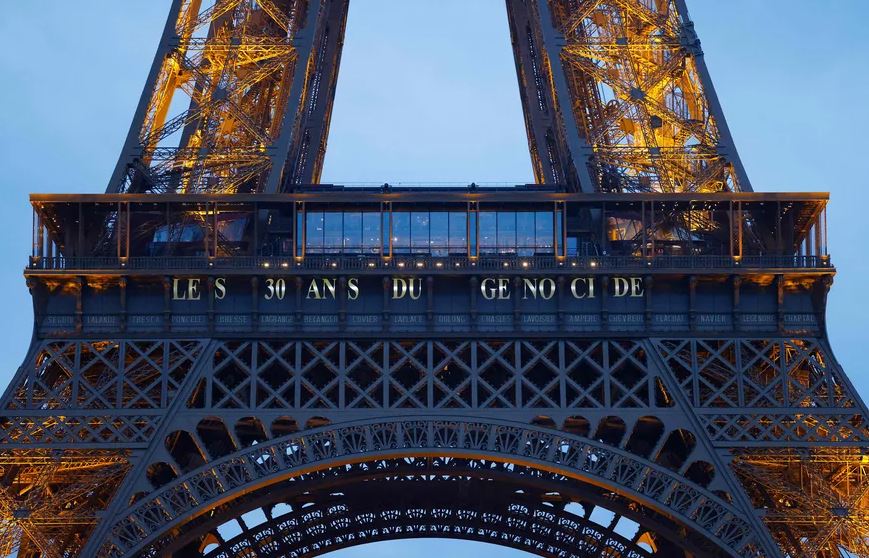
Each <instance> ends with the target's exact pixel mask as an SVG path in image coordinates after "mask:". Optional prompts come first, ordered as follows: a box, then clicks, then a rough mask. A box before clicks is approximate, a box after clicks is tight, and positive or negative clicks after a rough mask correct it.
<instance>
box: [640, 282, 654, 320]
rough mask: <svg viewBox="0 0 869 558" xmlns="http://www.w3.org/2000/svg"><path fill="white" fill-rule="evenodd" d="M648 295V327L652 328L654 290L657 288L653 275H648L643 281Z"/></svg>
mask: <svg viewBox="0 0 869 558" xmlns="http://www.w3.org/2000/svg"><path fill="white" fill-rule="evenodd" d="M643 283H644V287H645V293H644V294H645V295H646V316H645V317H646V327H647V328H651V327H652V288H653V287H654V286H655V278H654V277H653V276H651V275H646V277H645V278H644V279H643Z"/></svg>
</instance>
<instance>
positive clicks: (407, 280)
mask: <svg viewBox="0 0 869 558" xmlns="http://www.w3.org/2000/svg"><path fill="white" fill-rule="evenodd" d="M603 281H604V279H602V278H599V277H592V276H588V277H570V278H568V279H566V280H564V281H561V282H560V281H558V280H557V279H554V278H552V277H522V278H521V279H518V280H517V279H513V278H510V277H497V276H496V277H484V278H482V279H481V280H479V282H478V286H477V287H473V286H472V287H471V288H472V289H477V290H479V294H480V295H481V296H482V297H483V298H484V299H485V300H512V299H514V298H520V299H522V300H551V299H552V298H554V297H555V296H556V295H557V294H558V290H559V288H565V289H566V291H567V292H568V293H569V295H570V296H572V297H573V298H575V299H580V300H581V299H593V298H598V297H599V296H601V293H606V295H607V296H610V297H613V298H623V297H628V298H638V297H642V296H644V295H645V286H644V284H643V278H642V277H611V278H609V279H608V280H607V281H608V283H607V284H606V287H607V288H606V289H604V288H603V287H604V285H603V284H602V282H603ZM287 283H288V281H287V279H286V278H284V277H278V278H272V277H268V278H265V280H264V289H263V293H262V298H263V299H264V300H273V299H277V300H283V299H284V297H285V296H286V295H287ZM389 284H390V286H391V289H390V292H391V297H392V299H394V300H401V299H410V300H419V299H420V298H421V297H422V294H423V278H421V277H391V278H390V283H389ZM207 291H208V289H206V288H204V286H203V280H202V279H200V278H196V277H174V278H173V279H172V300H188V301H190V300H201V299H202V298H203V296H207ZM229 294H230V287H229V284H228V281H227V279H226V277H217V278H215V279H214V281H213V289H212V290H211V296H213V298H214V300H223V299H225V298H226V297H227V296H228V295H229ZM303 294H304V297H305V299H307V300H336V299H337V298H338V297H339V296H345V297H346V299H347V300H350V301H353V300H358V299H359V297H360V296H362V295H363V294H364V293H363V291H362V289H361V286H360V281H359V278H358V277H348V278H347V280H346V281H344V282H341V281H339V280H338V279H337V278H335V277H312V278H310V279H306V283H305V284H304V290H303Z"/></svg>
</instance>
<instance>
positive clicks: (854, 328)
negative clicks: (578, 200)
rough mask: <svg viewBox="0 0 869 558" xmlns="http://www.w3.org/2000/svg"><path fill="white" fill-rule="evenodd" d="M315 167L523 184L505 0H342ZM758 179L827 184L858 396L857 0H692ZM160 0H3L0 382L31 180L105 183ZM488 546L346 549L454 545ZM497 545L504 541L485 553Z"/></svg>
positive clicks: (862, 38) (868, 193)
mask: <svg viewBox="0 0 869 558" xmlns="http://www.w3.org/2000/svg"><path fill="white" fill-rule="evenodd" d="M351 4H352V6H351V12H350V20H349V25H348V31H347V39H346V46H345V52H344V56H343V59H342V66H341V74H340V78H339V89H338V94H337V96H336V103H335V112H334V116H333V120H332V133H331V136H330V143H329V152H328V154H327V157H326V164H325V176H324V180H326V181H334V182H340V183H349V182H375V183H382V182H385V181H389V182H391V183H397V182H401V181H407V182H462V183H469V182H471V181H476V182H511V183H521V182H528V181H530V180H531V170H530V163H529V158H528V153H527V141H526V137H525V132H524V128H523V121H522V115H521V108H520V102H519V93H518V87H517V84H516V74H515V69H514V66H513V60H512V54H511V51H510V42H509V33H508V30H507V23H506V22H507V20H506V15H505V11H504V6H503V0H353V2H352V3H351ZM688 4H689V8H690V10H691V15H692V17H693V19H694V21H695V24H696V29H697V32H698V34H699V36H700V38H701V40H702V43H703V49H704V51H705V53H706V60H707V64H708V66H709V69H710V71H711V73H712V78H713V80H714V82H715V85H716V89H717V91H718V95H719V97H720V99H721V102H722V104H723V106H724V110H725V114H726V116H727V119H728V122H729V124H730V128H731V131H732V132H733V136H734V138H735V141H736V144H737V147H738V149H739V152H740V154H741V157H742V160H743V163H744V164H745V166H746V169H747V171H748V173H749V176H750V177H751V180H752V183H753V184H754V187H755V189H756V190H761V191H816V190H823V191H830V192H831V193H832V202H831V204H830V209H829V218H830V226H829V229H830V246H831V253H832V257H833V261H834V263H835V264H836V266H837V268H838V270H839V275H838V276H837V278H836V281H835V285H834V287H833V290H832V293H831V295H830V299H829V330H830V335H831V338H832V344H833V347H834V349H835V350H836V356H837V357H838V359H839V361H840V362H841V363H842V365H843V366H844V367H845V370H846V371H847V373H848V375H849V376H850V378H851V380H852V381H853V382H854V383H855V384H856V385H857V387H858V389H859V391H860V392H861V393H862V394H863V395H864V397H865V396H869V370H867V366H866V365H865V364H863V363H862V362H861V358H860V353H861V351H863V350H865V348H866V346H867V342H869V334H867V331H866V327H867V325H869V322H867V319H866V312H867V310H869V273H867V272H869V249H867V246H866V237H867V234H866V231H865V228H864V227H865V226H866V222H867V221H869V218H867V216H866V212H867V211H869V178H867V177H869V173H867V171H866V163H867V159H869V150H867V148H866V144H865V136H866V133H867V130H869V108H867V105H866V99H867V98H869V96H867V95H869V94H867V92H869V33H866V31H865V22H866V21H867V19H869V3H867V2H865V0H836V1H835V2H818V1H817V0H763V1H762V2H761V1H758V0H728V1H727V2H721V1H720V0H689V2H688ZM168 6H169V1H168V0H163V1H158V0H124V1H123V2H108V1H106V0H79V1H77V2H69V1H67V0H41V1H39V2H12V3H9V5H7V6H4V8H3V12H4V16H3V18H2V19H0V37H2V41H3V48H2V49H0V82H2V84H3V86H2V87H0V169H2V170H0V188H2V193H3V197H4V203H3V204H0V218H2V222H3V223H5V227H6V229H5V234H4V235H3V236H2V237H0V255H2V257H3V258H4V259H5V261H6V262H7V263H6V264H5V265H4V266H2V268H0V305H2V309H3V319H2V320H0V333H2V334H0V355H2V356H0V384H2V385H5V384H6V383H7V382H8V379H9V378H10V377H11V376H12V374H13V373H14V371H15V369H16V368H17V367H18V366H19V365H20V363H21V361H22V359H23V358H24V355H25V351H26V350H27V346H28V343H29V341H30V334H31V324H32V321H31V320H32V310H31V306H30V299H29V297H28V294H27V290H26V288H25V285H24V280H23V278H22V276H21V270H22V268H23V266H24V265H25V263H26V257H27V254H28V251H29V243H30V223H31V216H30V211H29V208H28V202H27V194H28V193H29V192H57V193H59V192H100V191H103V190H104V189H105V186H106V183H107V181H108V177H109V174H110V173H111V171H112V169H113V167H114V164H115V160H116V158H117V155H118V153H119V151H120V148H121V144H122V142H123V138H124V136H125V135H126V133H127V129H128V127H129V123H130V120H131V118H132V115H133V111H134V109H135V106H136V103H137V102H138V99H139V95H140V93H141V90H142V86H143V84H144V81H145V77H146V75H147V72H148V70H149V68H150V64H151V59H152V56H153V53H154V49H155V47H156V44H157V41H158V39H159V37H160V33H161V31H162V27H163V23H164V19H165V16H166V12H167V10H168ZM478 550H483V551H485V552H486V553H489V552H492V551H493V550H494V547H479V549H478V548H477V547H476V546H474V545H470V544H467V543H456V542H437V543H433V542H430V541H427V542H426V541H422V542H413V541H409V542H399V543H389V544H387V545H377V546H376V547H375V546H371V547H361V548H359V549H355V550H351V551H347V554H357V555H366V556H368V555H379V556H391V555H393V554H395V555H398V554H399V552H400V553H401V556H402V557H404V558H407V557H413V556H417V555H429V554H433V553H449V554H451V555H452V556H454V557H456V558H458V557H463V556H465V555H467V556H470V555H471V553H474V552H478ZM499 554H503V552H502V551H499Z"/></svg>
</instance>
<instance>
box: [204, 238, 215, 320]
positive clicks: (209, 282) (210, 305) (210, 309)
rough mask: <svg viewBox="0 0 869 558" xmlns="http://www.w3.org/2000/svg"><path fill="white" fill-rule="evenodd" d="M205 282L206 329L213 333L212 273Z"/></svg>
mask: <svg viewBox="0 0 869 558" xmlns="http://www.w3.org/2000/svg"><path fill="white" fill-rule="evenodd" d="M216 231H217V229H215V232H216ZM206 284H207V286H208V295H207V296H208V314H207V320H208V331H209V333H213V332H214V276H213V275H209V276H208V280H207V283H206Z"/></svg>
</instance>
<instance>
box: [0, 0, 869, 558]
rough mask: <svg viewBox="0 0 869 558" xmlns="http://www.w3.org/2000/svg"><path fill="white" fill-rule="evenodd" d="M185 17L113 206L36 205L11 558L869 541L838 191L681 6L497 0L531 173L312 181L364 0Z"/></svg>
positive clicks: (8, 439)
mask: <svg viewBox="0 0 869 558" xmlns="http://www.w3.org/2000/svg"><path fill="white" fill-rule="evenodd" d="M171 4H172V5H171V9H170V14H169V18H168V21H167V23H166V27H165V30H164V32H163V36H162V39H161V40H160V44H159V47H158V50H157V53H156V56H155V58H154V62H153V65H152V67H151V70H150V73H149V76H148V79H147V84H146V86H145V89H144V93H143V94H142V97H141V100H140V102H139V105H138V108H137V110H136V113H135V116H134V118H133V124H132V126H131V128H130V131H129V134H128V136H127V138H126V141H125V143H124V146H123V151H122V153H121V156H120V159H119V161H118V164H117V167H116V169H115V171H114V173H113V175H112V177H111V181H110V183H109V185H108V188H107V191H106V193H104V194H81V195H51V194H34V195H32V196H31V202H32V206H33V215H34V226H33V247H32V254H31V257H30V259H29V262H28V265H27V268H26V269H25V276H26V279H27V285H28V288H29V290H30V293H31V295H32V297H33V304H34V314H35V325H34V335H33V340H32V343H31V346H30V348H29V350H28V352H27V354H26V356H25V358H24V362H23V364H22V365H21V367H20V368H19V369H18V371H17V373H16V374H15V376H14V379H13V380H12V383H11V384H10V385H9V387H8V388H7V389H6V391H5V394H4V395H3V398H2V400H0V408H2V411H0V555H3V556H7V555H13V556H17V557H18V558H36V557H40V558H72V557H88V558H90V557H98V558H132V557H139V556H141V557H154V558H156V557H165V558H192V557H202V558H282V557H302V556H306V557H307V556H316V555H320V554H324V553H327V552H330V551H333V550H337V549H341V548H347V547H351V546H354V545H361V544H365V543H369V542H373V541H383V540H393V539H403V538H423V537H439V538H455V539H465V540H472V541H483V542H489V543H494V544H498V545H502V546H507V547H512V548H515V549H520V550H525V551H528V552H531V553H534V554H537V555H540V556H546V557H553V558H555V557H557V558H568V557H577V558H586V557H588V558H590V557H597V556H619V557H632V558H639V557H643V558H647V557H666V558H671V557H683V558H689V557H701V556H702V557H706V556H709V557H724V556H730V557H741V558H751V557H785V556H786V557H793V558H796V557H812V558H815V557H823V558H833V557H842V556H869V523H867V522H869V511H867V509H869V497H867V491H869V479H867V474H869V455H867V454H866V452H865V450H864V448H865V447H866V446H867V445H869V428H867V424H866V419H865V417H866V407H865V405H864V403H863V402H862V401H861V400H860V398H859V396H858V394H857V393H856V391H855V389H854V387H853V386H852V384H851V383H850V382H849V381H848V378H847V377H846V376H845V374H844V372H843V371H842V369H841V367H840V366H839V365H838V364H837V362H836V360H835V359H834V357H833V354H832V352H831V350H830V346H829V343H828V341H827V338H826V329H825V322H824V316H825V302H826V294H827V292H828V290H829V288H830V286H831V284H832V278H833V275H834V274H835V268H834V267H833V265H832V263H831V260H830V257H829V254H828V251H827V240H826V211H825V207H826V203H827V199H828V196H827V194H823V193H799V194H788V193H758V192H754V191H753V189H752V187H751V183H750V182H749V179H748V177H747V176H746V173H745V171H744V169H743V167H742V165H741V163H740V160H739V157H738V154H737V151H736V149H735V147H734V145H733V140H732V138H731V135H730V132H729V131H728V128H727V124H726V121H725V120H724V117H723V114H722V111H721V106H720V104H719V102H718V99H717V97H716V95H715V91H714V89H713V86H712V82H711V80H710V77H709V74H708V71H707V68H706V65H705V63H704V60H703V51H702V49H701V47H700V42H699V40H698V39H697V36H696V34H695V32H694V28H693V25H692V23H691V21H690V18H689V15H688V11H687V8H686V6H685V0H506V9H507V12H508V16H509V18H508V19H509V26H510V32H511V37H512V45H513V50H514V54H515V61H516V68H517V74H518V79H519V89H520V94H521V99H522V105H523V109H524V115H525V123H526V129H527V132H528V144H529V150H530V154H531V159H532V162H533V169H534V175H535V182H536V183H535V184H527V185H518V186H516V187H513V188H488V187H479V186H477V185H475V184H471V185H469V186H468V187H466V188H452V189H449V188H434V187H420V188H399V187H392V186H390V185H388V184H385V185H383V186H382V187H378V188H361V187H358V188H351V187H342V186H336V185H328V184H321V183H320V173H321V169H322V164H323V157H324V153H325V151H326V141H327V136H328V128H329V123H330V115H331V110H332V103H333V98H334V94H335V86H336V81H337V77H338V69H339V62H340V56H341V49H342V44H343V37H344V30H345V24H346V19H347V10H348V0H216V1H208V2H202V1H201V0H173V1H172V3H171ZM179 107H180V108H179Z"/></svg>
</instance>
